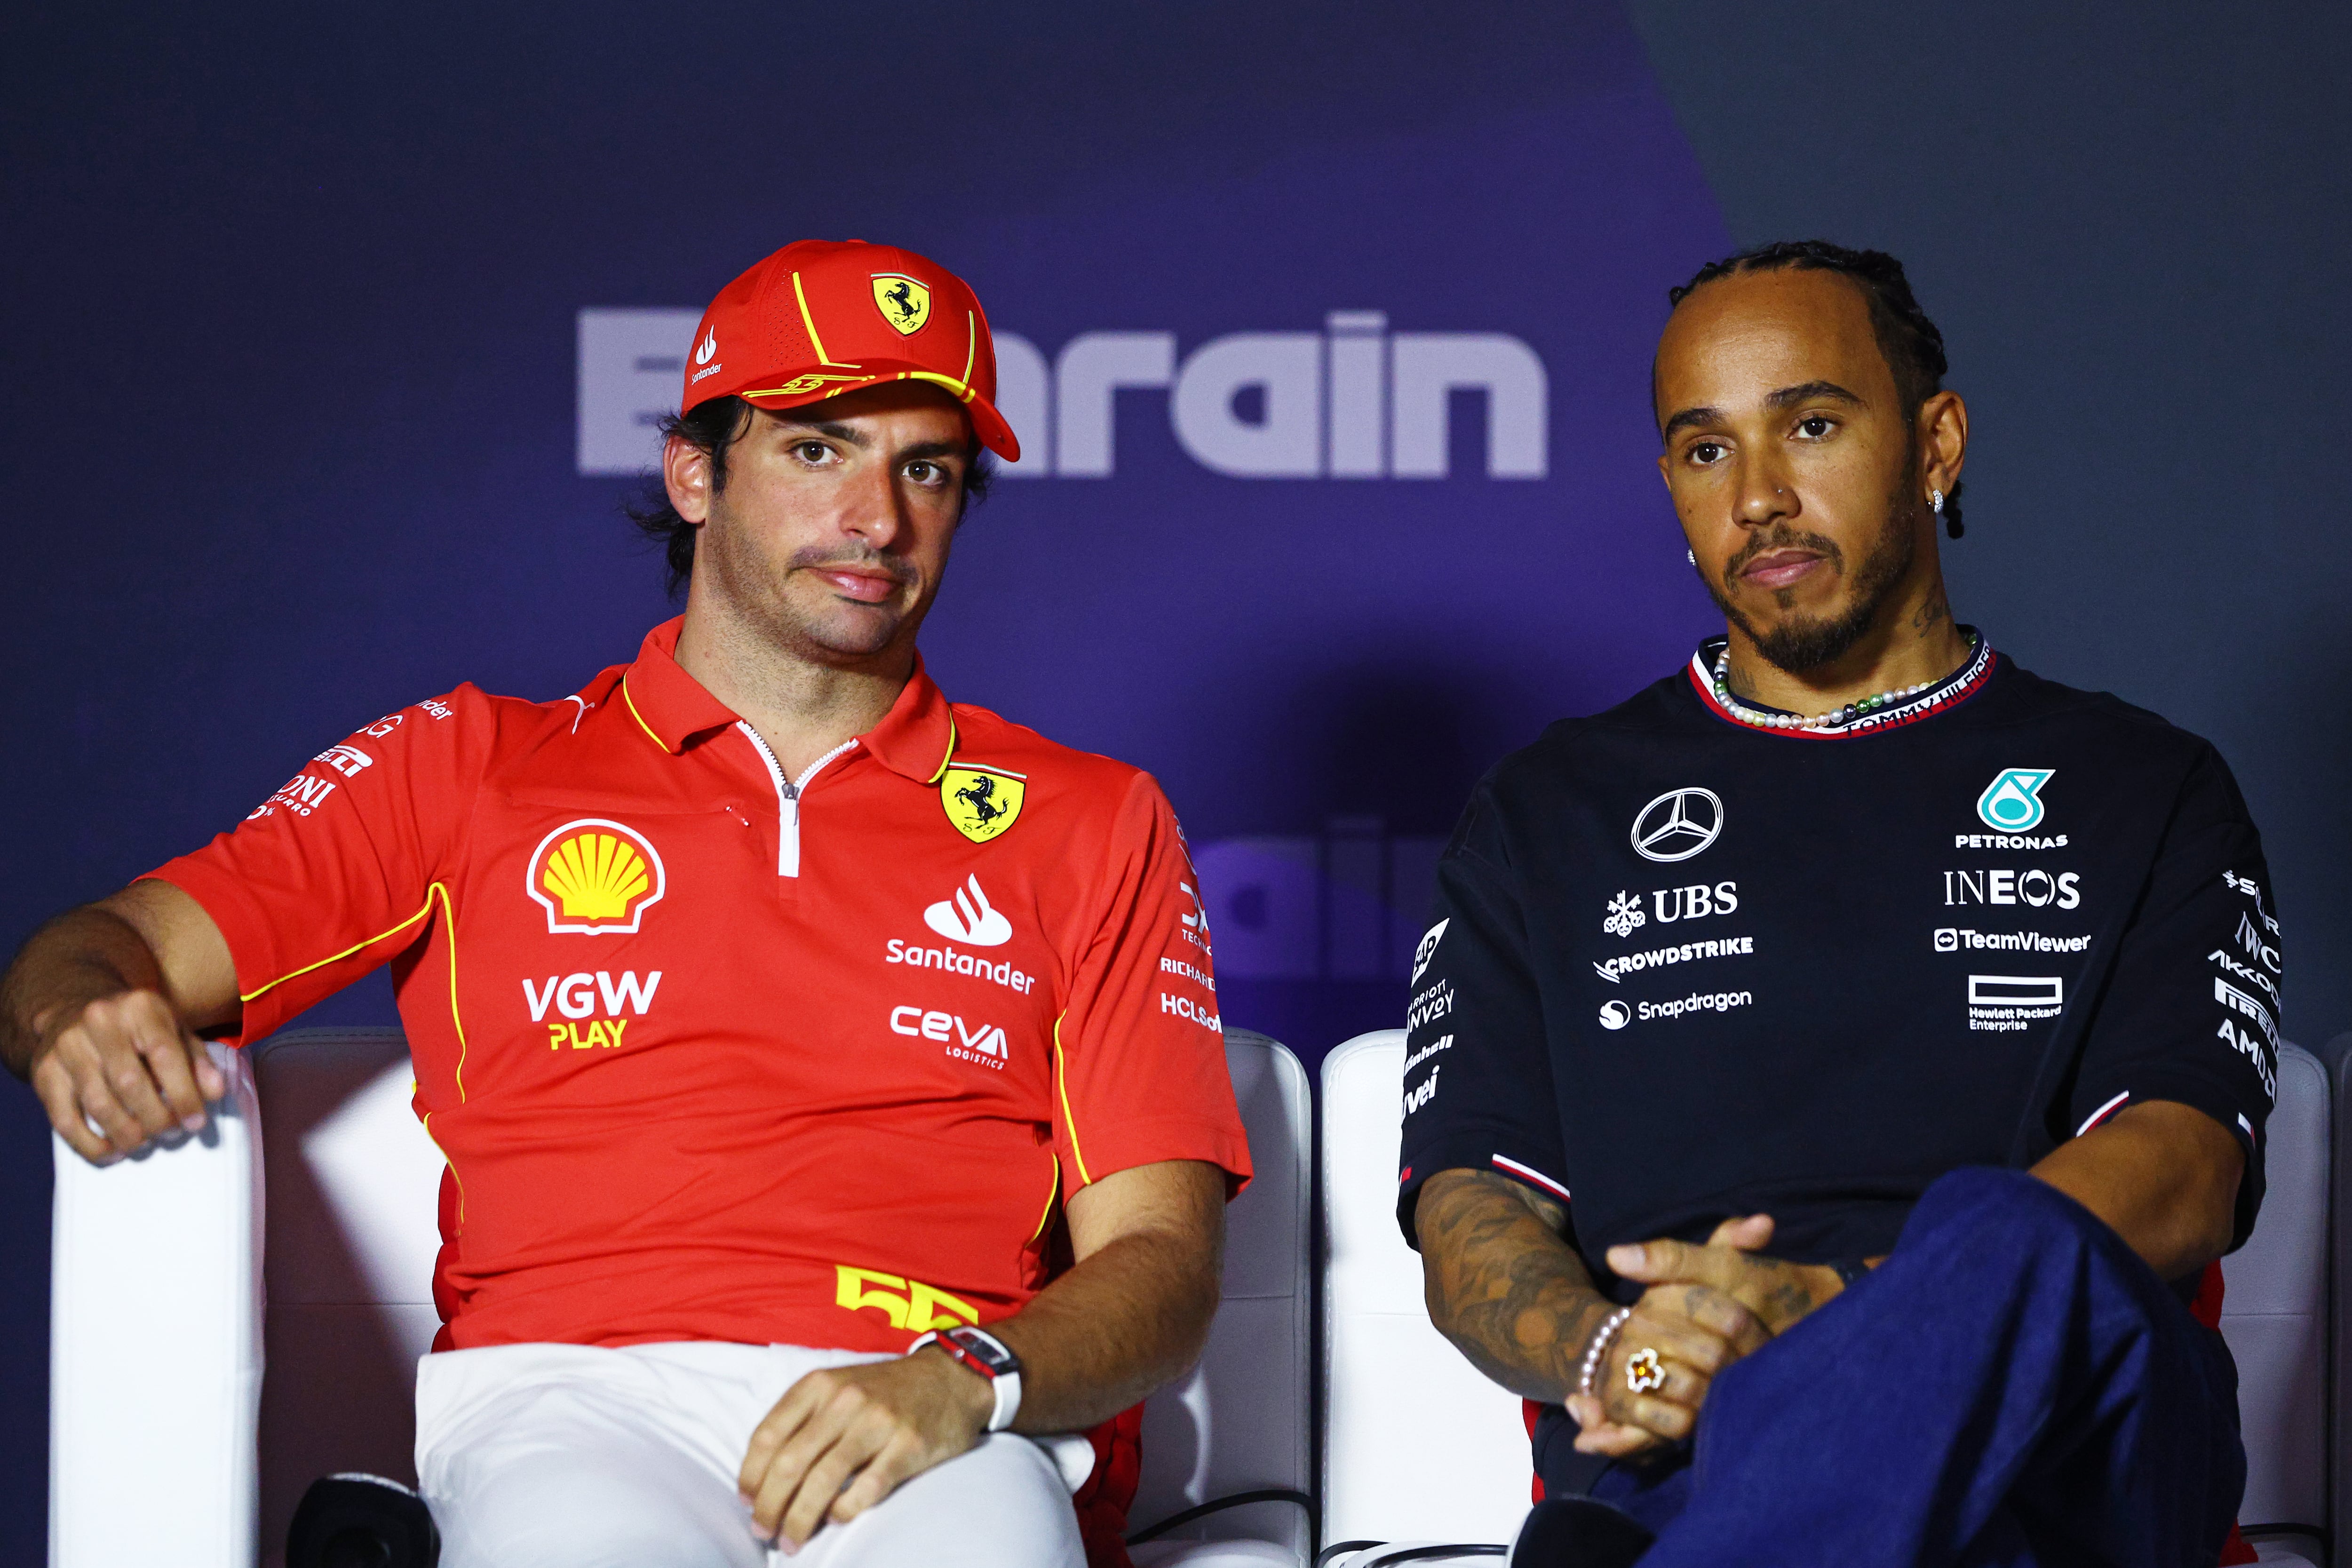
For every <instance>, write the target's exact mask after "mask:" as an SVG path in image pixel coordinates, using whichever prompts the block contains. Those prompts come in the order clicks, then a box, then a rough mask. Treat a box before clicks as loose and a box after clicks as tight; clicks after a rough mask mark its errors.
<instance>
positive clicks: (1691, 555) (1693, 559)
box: [1683, 550, 1698, 566]
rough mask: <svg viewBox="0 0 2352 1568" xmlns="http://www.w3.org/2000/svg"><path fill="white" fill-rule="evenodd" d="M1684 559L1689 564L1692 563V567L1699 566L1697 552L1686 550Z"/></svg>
mask: <svg viewBox="0 0 2352 1568" xmlns="http://www.w3.org/2000/svg"><path fill="white" fill-rule="evenodd" d="M1683 559H1684V560H1685V561H1687V562H1689V563H1691V564H1692V565H1694V566H1696V565H1697V564H1698V554H1697V552H1695V551H1689V550H1685V551H1684V552H1683Z"/></svg>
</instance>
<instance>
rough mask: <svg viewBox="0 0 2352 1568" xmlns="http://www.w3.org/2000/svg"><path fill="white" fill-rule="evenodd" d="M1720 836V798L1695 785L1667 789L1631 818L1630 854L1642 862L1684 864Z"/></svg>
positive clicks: (1721, 810) (1712, 792) (1721, 799)
mask: <svg viewBox="0 0 2352 1568" xmlns="http://www.w3.org/2000/svg"><path fill="white" fill-rule="evenodd" d="M1722 832H1723V797H1722V796H1721V795H1717V794H1716V793H1715V792H1714V791H1713V790H1711V789H1701V788H1699V787H1698V786H1697V785H1696V784H1693V785H1691V786H1690V787H1689V788H1687V789H1670V790H1668V791H1667V792H1666V793H1665V794H1664V795H1660V796H1659V797H1658V798H1657V799H1655V800H1654V801H1652V802H1651V803H1650V804H1649V805H1645V806H1643V808H1642V812H1641V815H1640V816H1636V817H1634V818H1633V852H1634V853H1635V854H1637V855H1639V856H1641V857H1642V858H1643V859H1644V860H1687V859H1689V858H1691V857H1692V856H1694V855H1696V854H1697V853H1698V852H1699V851H1700V850H1702V849H1704V848H1706V847H1707V846H1708V845H1710V844H1712V843H1714V842H1715V841H1716V838H1717V836H1719V835H1720V834H1721V833H1722Z"/></svg>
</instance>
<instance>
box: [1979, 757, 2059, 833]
mask: <svg viewBox="0 0 2352 1568" xmlns="http://www.w3.org/2000/svg"><path fill="white" fill-rule="evenodd" d="M2056 772H2057V770H2056V769H2055V768H2003V769H2001V770H2000V773H1999V774H1998V775H1996V776H1995V777H1994V779H1993V781H1992V783H1990V784H1987V785H1985V792H1984V794H1982V795H1979V796H1977V816H1979V817H1981V818H1982V819H1983V820H1984V825H1985V826H1987V827H1990V828H1995V829H1998V830H1999V831H2000V832H2002V833H2027V832H2031V831H2032V829H2034V828H2036V827H2039V826H2042V785H2043V784H2048V783H2049V782H2050V780H2051V777H2052V776H2053V774H2054V773H2056Z"/></svg>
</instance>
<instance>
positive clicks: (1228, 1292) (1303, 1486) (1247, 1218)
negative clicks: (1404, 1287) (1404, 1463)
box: [1128, 1029, 1314, 1568]
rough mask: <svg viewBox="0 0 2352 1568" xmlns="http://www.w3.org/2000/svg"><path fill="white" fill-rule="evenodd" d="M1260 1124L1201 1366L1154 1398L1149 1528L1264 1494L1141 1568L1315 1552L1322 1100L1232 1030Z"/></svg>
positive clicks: (1145, 1509) (1267, 1049)
mask: <svg viewBox="0 0 2352 1568" xmlns="http://www.w3.org/2000/svg"><path fill="white" fill-rule="evenodd" d="M1225 1066H1226V1068H1228V1069H1229V1070H1230V1071H1231V1072H1232V1074H1233V1079H1234V1098H1235V1099H1236V1100H1238V1101H1239V1102H1240V1105H1241V1111H1242V1124H1243V1125H1244V1127H1245V1128H1247V1129H1248V1131H1249V1142H1250V1163H1251V1166H1252V1168H1253V1169H1254V1171H1255V1175H1254V1177H1253V1178H1252V1180H1251V1182H1250V1185H1249V1190H1248V1191H1246V1192H1244V1194H1242V1195H1241V1196H1240V1197H1238V1198H1235V1199H1234V1202H1233V1205H1232V1207H1231V1208H1230V1209H1228V1210H1227V1211H1226V1225H1225V1273H1224V1300H1223V1304H1222V1305H1221V1306H1220V1307H1219V1308H1218V1309H1217V1321H1216V1322H1215V1324H1214V1325H1213V1327H1212V1328H1211V1329H1210V1331H1209V1348H1208V1350H1207V1352H1205V1353H1204V1354H1203V1355H1202V1358H1201V1364H1200V1365H1199V1366H1198V1367H1197V1368H1195V1369H1194V1370H1193V1372H1192V1375H1191V1376H1189V1377H1187V1378H1186V1379H1185V1380H1184V1381H1183V1382H1181V1383H1179V1384H1173V1385H1171V1386H1170V1387H1168V1388H1164V1389H1161V1390H1160V1392H1159V1393H1158V1394H1153V1395H1152V1396H1151V1399H1150V1403H1149V1404H1147V1405H1145V1406H1144V1407H1143V1476H1142V1479H1141V1480H1140V1481H1139V1484H1138V1486H1137V1488H1136V1493H1135V1504H1134V1507H1132V1508H1131V1509H1129V1513H1128V1517H1129V1522H1130V1524H1131V1525H1132V1526H1133V1528H1134V1530H1135V1531H1137V1532H1142V1531H1149V1530H1150V1529H1151V1528H1152V1527H1153V1526H1154V1525H1157V1524H1160V1523H1162V1522H1163V1521H1167V1520H1169V1519H1171V1518H1174V1517H1176V1516H1177V1515H1179V1514H1181V1513H1183V1512H1185V1511H1187V1510H1192V1509H1196V1508H1201V1507H1202V1506H1204V1505H1213V1504H1216V1503H1218V1502H1219V1501H1220V1500H1229V1499H1234V1498H1238V1497H1243V1496H1247V1495H1250V1494H1253V1493H1265V1492H1280V1493H1286V1494H1288V1497H1287V1498H1286V1500H1272V1499H1269V1500H1262V1501H1258V1502H1252V1503H1244V1504H1241V1505H1239V1506H1237V1507H1219V1508H1216V1509H1215V1510H1214V1511H1211V1512H1207V1513H1204V1514H1202V1515H1201V1516H1199V1517H1198V1518H1197V1519H1196V1520H1194V1521H1193V1522H1192V1523H1190V1524H1185V1525H1180V1526H1178V1527H1177V1528H1176V1529H1174V1530H1171V1531H1167V1532H1166V1533H1165V1534H1164V1535H1161V1536H1160V1537H1159V1538H1157V1539H1155V1540H1152V1541H1150V1542H1145V1543H1143V1544H1141V1545H1138V1546H1135V1547H1134V1548H1132V1549H1131V1552H1132V1555H1133V1557H1134V1559H1135V1562H1136V1568H1175V1565H1177V1564H1181V1565H1182V1568H1244V1564H1250V1565H1257V1564H1269V1563H1280V1564H1286V1565H1294V1568H1295V1565H1297V1564H1301V1563H1306V1562H1307V1558H1308V1557H1309V1555H1311V1554H1312V1552H1313V1551H1314V1545H1313V1525H1314V1521H1313V1519H1312V1518H1311V1516H1310V1510H1311V1508H1312V1506H1313V1505H1312V1502H1311V1500H1310V1498H1309V1493H1310V1491H1311V1490H1312V1488H1313V1484H1314V1483H1313V1473H1312V1471H1311V1469H1310V1468H1309V1452H1310V1449H1309V1445H1310V1441H1311V1437H1312V1434H1313V1426H1314V1423H1313V1419H1312V1415H1311V1414H1310V1412H1309V1409H1308V1405H1307V1357H1308V1354H1309V1345H1310V1339H1311V1335H1312V1332H1313V1315H1312V1314H1313V1301H1314V1267H1313V1247H1312V1245H1311V1242H1312V1237H1313V1235H1314V1232H1313V1229H1312V1228H1311V1227H1312V1226H1313V1224H1314V1216H1313V1214H1312V1211H1311V1208H1310V1205H1309V1197H1310V1194H1311V1193H1312V1191H1313V1184H1312V1180H1311V1168H1310V1164H1309V1156H1310V1152H1311V1149H1312V1146H1313V1138H1314V1131H1313V1122H1312V1121H1311V1120H1310V1117H1311V1115H1312V1111H1311V1101H1310V1099H1309V1096H1308V1093H1307V1069H1306V1068H1302V1067H1300V1066H1299V1065H1298V1058H1297V1057H1295V1056H1293V1055H1291V1054H1290V1052H1289V1051H1287V1050H1286V1049H1285V1048H1284V1047H1281V1046H1279V1045H1276V1043H1275V1042H1274V1041H1272V1040H1269V1039H1267V1038H1266V1037H1265V1036H1263V1035H1254V1034H1249V1033H1247V1032H1245V1031H1243V1030H1238V1029H1236V1030H1234V1031H1232V1032H1230V1033H1228V1034H1227V1035H1226V1036H1225Z"/></svg>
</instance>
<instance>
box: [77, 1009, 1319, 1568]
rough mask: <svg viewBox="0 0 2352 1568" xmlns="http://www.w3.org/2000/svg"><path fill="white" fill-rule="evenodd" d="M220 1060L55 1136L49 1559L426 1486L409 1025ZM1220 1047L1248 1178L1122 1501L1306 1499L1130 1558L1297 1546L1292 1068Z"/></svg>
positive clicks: (128, 1549) (267, 1553)
mask: <svg viewBox="0 0 2352 1568" xmlns="http://www.w3.org/2000/svg"><path fill="white" fill-rule="evenodd" d="M1226 1057H1227V1063H1228V1066H1229V1068H1230V1069H1231V1071H1232V1073H1233V1077H1234V1089H1235V1091H1236V1094H1237V1096H1238V1098H1239V1100H1240V1102H1241V1106H1242V1110H1243V1118H1244V1123H1245V1125H1246V1126H1247V1128H1248V1131H1249V1134H1250V1142H1251V1146H1252V1150H1253V1154H1254V1158H1255V1163H1256V1166H1257V1179H1256V1180H1255V1182H1254V1183H1253V1184H1252V1186H1251V1188H1250V1191H1249V1192H1247V1193H1245V1194H1243V1196H1242V1197H1241V1198H1240V1199H1238V1200H1236V1201H1235V1203H1234V1205H1233V1207H1232V1209H1231V1211H1230V1212H1229V1215H1228V1221H1229V1224H1228V1239H1227V1245H1226V1264H1225V1296H1226V1304H1225V1306H1224V1307H1223V1310H1221V1312H1220V1315H1219V1320H1218V1322H1217V1324H1216V1326H1215V1328H1214V1329H1213V1331H1212V1334H1211V1339H1210V1345H1209V1350H1208V1352H1207V1354H1206V1355H1205V1356H1204V1357H1203V1360H1202V1365H1201V1366H1200V1368H1198V1369H1196V1370H1195V1371H1194V1373H1192V1375H1191V1376H1190V1377H1189V1378H1187V1379H1186V1380H1185V1381H1184V1382H1182V1383H1181V1384H1176V1385H1174V1386H1173V1387H1171V1388H1169V1389H1167V1390H1164V1391H1162V1393H1161V1394H1159V1395H1157V1396H1156V1397H1155V1398H1154V1399H1153V1400H1152V1401H1151V1403H1150V1405H1148V1406H1147V1408H1146V1410H1145V1415H1144V1467H1143V1474H1142V1478H1141V1482H1140V1485H1139V1491H1138V1495H1137V1500H1136V1503H1135V1506H1134V1509H1133V1510H1132V1511H1131V1518H1132V1520H1133V1522H1134V1523H1135V1524H1136V1525H1138V1526H1149V1525H1150V1524H1153V1523H1156V1522H1160V1521H1164V1520H1165V1519H1167V1518H1169V1517H1170V1516H1171V1515H1175V1514H1178V1513H1180V1512H1181V1511H1183V1510H1186V1509H1188V1508H1192V1507H1197V1506H1199V1505H1202V1504H1204V1503H1212V1502H1214V1501H1215V1500H1219V1499H1224V1498H1230V1497H1232V1496H1234V1494H1237V1493H1245V1492H1257V1491H1274V1492H1280V1493H1284V1494H1288V1495H1290V1496H1292V1497H1295V1498H1296V1499H1297V1500H1296V1501H1265V1502H1258V1503H1253V1504H1247V1505H1244V1506H1242V1507H1237V1508H1224V1509H1219V1510H1213V1511H1209V1512H1207V1513H1204V1514H1203V1515H1202V1516H1201V1517H1200V1518H1198V1519H1197V1520H1195V1521H1192V1522H1191V1523H1188V1524H1185V1525H1182V1526H1180V1527H1179V1528H1178V1529H1177V1530H1174V1531H1169V1532H1168V1533H1167V1535H1166V1536H1165V1537H1164V1538H1162V1539H1161V1540H1159V1541H1156V1542H1152V1543H1151V1544H1150V1545H1147V1546H1142V1547H1139V1548H1138V1549H1137V1559H1138V1562H1139V1564H1142V1565H1143V1568H1171V1565H1177V1564H1181V1565H1182V1568H1244V1564H1247V1565H1253V1568H1263V1565H1265V1564H1283V1565H1286V1568H1296V1565H1297V1564H1300V1563H1304V1562H1305V1561H1306V1559H1307V1554H1308V1551H1309V1542H1310V1528H1311V1527H1310V1522H1309V1521H1308V1519H1307V1509H1306V1508H1305V1507H1303V1506H1301V1505H1302V1504H1303V1503H1304V1502H1305V1500H1306V1491H1307V1482H1308V1469H1307V1441H1308V1430H1309V1421H1308V1416H1307V1342H1308V1303H1309V1300H1310V1276H1309V1272H1308V1264H1307V1237H1308V1234H1309V1232H1308V1228H1307V1227H1308V1225H1309V1215H1308V1181H1307V1147H1308V1121H1307V1081H1306V1074H1305V1072H1304V1071H1303V1070H1302V1069H1301V1068H1300V1067H1299V1065H1298V1061H1297V1058H1295V1057H1293V1056H1292V1055H1291V1054H1290V1053H1289V1052H1288V1051H1286V1050H1285V1049H1284V1048H1283V1047H1280V1046H1278V1045H1276V1044H1275V1043H1274V1042H1272V1041H1270V1040H1266V1039H1264V1038H1263V1037H1256V1036H1248V1035H1243V1034H1240V1033H1235V1034H1234V1035H1233V1036H1231V1037H1228V1040H1227V1050H1226ZM215 1059H217V1060H219V1061H220V1062H221V1063H222V1065H223V1067H224V1069H225V1070H226V1072H227V1073H228V1075H229V1078H230V1081H231V1084H232V1086H233V1087H232V1091H231V1094H230V1097H229V1099H228V1100H226V1102H224V1104H223V1106H222V1107H221V1109H220V1112H219V1114H218V1115H217V1116H215V1119H214V1121H213V1124H212V1126H211V1128H210V1129H208V1130H207V1131H206V1132H205V1134H204V1135H203V1137H202V1138H200V1139H197V1140H179V1141H176V1142H174V1143H173V1144H171V1145H167V1146H164V1147H161V1148H157V1149H154V1150H152V1151H150V1152H146V1153H145V1154H143V1155H142V1156H141V1157H139V1158H137V1159H133V1160H129V1161H124V1162H122V1163H119V1164H115V1165H111V1166H107V1167H104V1168H99V1167H93V1166H91V1165H89V1164H88V1163H86V1162H84V1161H83V1160H82V1159H81V1158H80V1157H79V1155H76V1154H74V1153H73V1152H71V1151H70V1150H68V1148H66V1146H65V1145H64V1144H63V1142H58V1144H57V1146H56V1150H57V1158H56V1167H57V1198H56V1223H55V1231H54V1241H53V1248H52V1262H51V1280H52V1286H51V1290H52V1312H53V1328H52V1333H51V1349H50V1357H51V1409H50V1465H49V1478H50V1479H49V1517H50V1530H49V1562H50V1563H51V1565H52V1568H119V1565H121V1564H123V1563H144V1562H161V1561H168V1562H171V1563H173V1564H175V1565H177V1568H254V1565H255V1564H256V1563H257V1562H258V1563H264V1564H277V1563H280V1562H281V1561H282V1554H283V1552H284V1546H285V1540H286V1528H287V1524H288V1522H289V1520H290V1519H291V1517H292V1514H293V1510H294V1506H295V1504H296V1503H297V1502H298V1501H299V1500H300V1497H301V1494H302V1492H303V1490H304V1489H306V1488H307V1487H308V1486H309V1485H310V1482H311V1481H312V1480H314V1479H317V1478H318V1477H320V1476H321V1475H325V1474H329V1473H331V1472H334V1471H340V1470H366V1471H371V1472H373V1473H375V1474H379V1475H383V1476H387V1477H390V1478H392V1479H396V1480H401V1481H404V1482H413V1481H414V1479H415V1478H414V1474H413V1471H412V1468H411V1466H412V1458H411V1450H412V1447H413V1445H414V1415H413V1405H412V1394H413V1390H414V1386H415V1369H416V1359H417V1357H418V1356H420V1355H422V1354H423V1353H425V1351H426V1350H428V1349H429V1348H430V1346H431V1343H432V1339H433V1334H434V1331H435V1330H436V1328H437V1326H438V1321H439V1320H438V1316H437V1314H436V1311H435V1310H434V1307H433V1304H432V1292H431V1286H432V1273H433V1262H434V1257H435V1253H436V1250H437V1248H438V1247H439V1244H440V1237H439V1229H438V1223H437V1218H438V1194H439V1186H440V1177H441V1171H442V1161H441V1156H440V1154H439V1152H438V1151H436V1149H435V1148H434V1146H433V1144H432V1142H431V1141H430V1140H429V1139H427V1138H426V1137H425V1133H424V1131H423V1129H422V1128H421V1127H419V1125H418V1124H417V1121H416V1118H415V1113H414V1112H413V1111H412V1110H410V1108H409V1104H408V1100H409V1095H410V1093H411V1087H412V1086H411V1078H410V1069H409V1062H408V1054H407V1047H406V1046H405V1044H404V1041H403V1039H402V1037H401V1035H400V1032H399V1031H398V1030H396V1029H308V1030H297V1031H293V1032H290V1033H289V1034H286V1035H283V1036H279V1037H276V1038H274V1039H270V1040H265V1041H263V1042H261V1043H260V1044H258V1045H257V1046H255V1047H252V1048H251V1050H250V1051H249V1052H244V1053H237V1052H226V1051H220V1050H217V1049H215ZM265 1190H266V1192H267V1194H268V1204H267V1217H266V1220H265V1217H264V1204H263V1194H264V1192H265ZM265 1236H266V1237H267V1244H266V1245H265V1240H264V1238H265ZM265 1347H266V1353H267V1361H268V1366H269V1369H270V1375H269V1376H268V1378H267V1379H266V1380H265V1379H264V1378H263V1376H262V1365H263V1360H264V1351H265ZM126 1478H136V1481H135V1484H126Z"/></svg>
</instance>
